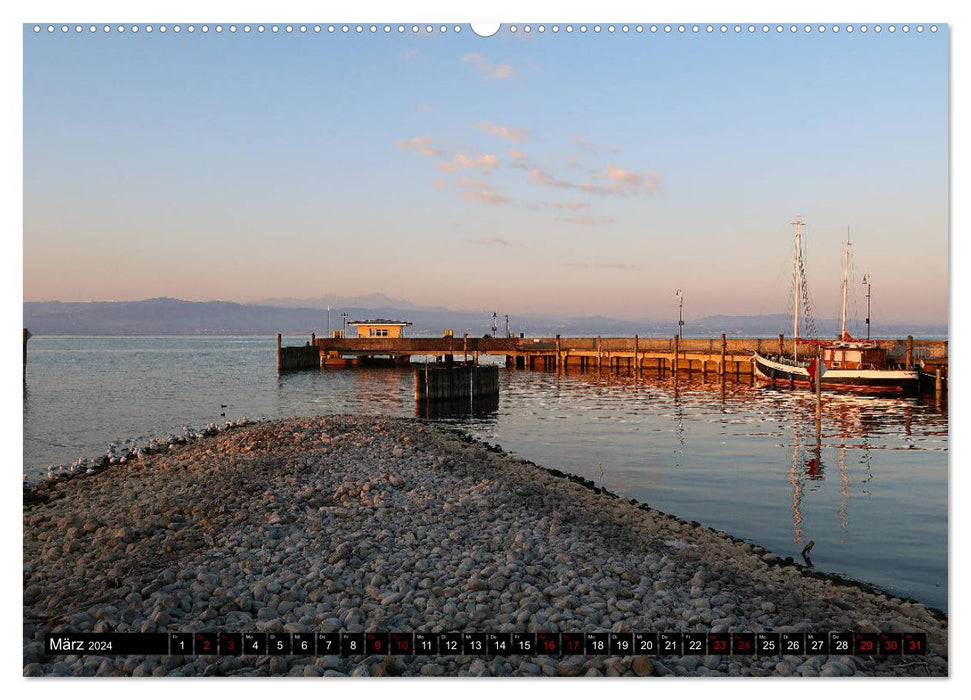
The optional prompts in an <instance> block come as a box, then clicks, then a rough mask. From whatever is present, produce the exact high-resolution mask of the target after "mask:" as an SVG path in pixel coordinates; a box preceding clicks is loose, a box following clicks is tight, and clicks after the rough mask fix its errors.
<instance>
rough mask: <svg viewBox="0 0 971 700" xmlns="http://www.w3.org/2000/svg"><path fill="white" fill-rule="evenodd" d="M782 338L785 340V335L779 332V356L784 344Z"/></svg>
mask: <svg viewBox="0 0 971 700" xmlns="http://www.w3.org/2000/svg"><path fill="white" fill-rule="evenodd" d="M784 340H785V335H784V334H782V333H780V334H779V355H780V356H781V355H782V353H783V348H784V347H785V345H784V344H783V341H784Z"/></svg>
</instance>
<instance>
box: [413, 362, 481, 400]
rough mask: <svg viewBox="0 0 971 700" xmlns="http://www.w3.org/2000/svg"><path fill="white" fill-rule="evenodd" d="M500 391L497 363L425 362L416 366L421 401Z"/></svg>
mask: <svg viewBox="0 0 971 700" xmlns="http://www.w3.org/2000/svg"><path fill="white" fill-rule="evenodd" d="M498 395H499V368H498V367H496V366H495V365H487V366H481V365H453V366H434V365H425V366H423V367H416V368H415V399H416V400H417V401H449V400H454V399H469V398H479V397H483V396H498Z"/></svg>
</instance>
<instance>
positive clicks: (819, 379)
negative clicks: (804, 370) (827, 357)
mask: <svg viewBox="0 0 971 700" xmlns="http://www.w3.org/2000/svg"><path fill="white" fill-rule="evenodd" d="M815 375H816V376H815V381H816V438H817V439H819V437H820V435H822V431H823V358H822V356H821V355H820V350H819V346H818V345H817V346H816V369H815Z"/></svg>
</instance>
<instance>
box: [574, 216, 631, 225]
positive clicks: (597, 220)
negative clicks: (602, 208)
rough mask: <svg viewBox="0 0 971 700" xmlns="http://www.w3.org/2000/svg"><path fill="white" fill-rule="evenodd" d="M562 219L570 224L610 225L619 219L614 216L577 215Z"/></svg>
mask: <svg viewBox="0 0 971 700" xmlns="http://www.w3.org/2000/svg"><path fill="white" fill-rule="evenodd" d="M560 221H565V222H566V223H568V224H577V225H579V226H609V225H610V224H613V223H616V221H617V220H616V219H614V217H612V216H599V217H598V216H575V217H572V218H565V219H560Z"/></svg>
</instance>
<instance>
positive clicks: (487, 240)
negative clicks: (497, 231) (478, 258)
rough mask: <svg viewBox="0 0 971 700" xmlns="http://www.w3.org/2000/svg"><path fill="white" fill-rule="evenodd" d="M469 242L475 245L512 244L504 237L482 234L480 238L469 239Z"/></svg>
mask: <svg viewBox="0 0 971 700" xmlns="http://www.w3.org/2000/svg"><path fill="white" fill-rule="evenodd" d="M469 243H475V244H476V245H497V246H503V247H505V246H509V245H513V244H512V243H510V242H509V241H508V240H506V239H505V238H498V237H494V236H484V237H482V238H475V239H472V240H470V241H469Z"/></svg>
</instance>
